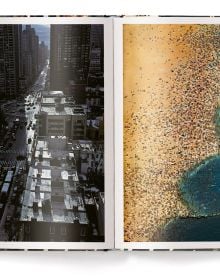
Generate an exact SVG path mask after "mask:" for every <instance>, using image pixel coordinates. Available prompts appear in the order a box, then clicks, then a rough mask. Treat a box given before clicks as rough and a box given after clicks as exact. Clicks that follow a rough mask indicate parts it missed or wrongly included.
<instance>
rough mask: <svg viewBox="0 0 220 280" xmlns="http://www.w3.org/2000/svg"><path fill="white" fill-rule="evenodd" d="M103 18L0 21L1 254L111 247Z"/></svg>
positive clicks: (108, 76)
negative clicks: (23, 250)
mask: <svg viewBox="0 0 220 280" xmlns="http://www.w3.org/2000/svg"><path fill="white" fill-rule="evenodd" d="M111 21H112V20H111V19H110V18H109V19H108V18H102V17H97V18H95V17H94V18H89V17H62V18H61V17H2V18H0V134H1V137H0V248H1V249H3V248H4V249H67V250H68V249H112V248H113V247H114V234H113V233H114V231H113V230H114V226H113V224H114V223H113V219H114V217H113V156H112V155H113V141H112V139H113V121H112V116H113V89H112V85H113V80H112V76H113V71H112V70H113V69H112V65H113V56H112V54H113V45H112V42H113V41H112V23H111ZM106 46H108V50H106Z"/></svg>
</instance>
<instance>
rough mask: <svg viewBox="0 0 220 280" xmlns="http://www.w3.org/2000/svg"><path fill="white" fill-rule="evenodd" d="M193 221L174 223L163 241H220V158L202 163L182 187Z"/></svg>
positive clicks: (184, 220)
mask: <svg viewBox="0 0 220 280" xmlns="http://www.w3.org/2000/svg"><path fill="white" fill-rule="evenodd" d="M179 187H180V191H181V195H182V198H183V200H184V201H185V202H186V203H187V205H188V207H189V209H190V210H191V211H192V214H193V217H189V218H177V219H174V220H172V221H170V222H169V223H168V224H167V225H166V226H165V227H164V229H163V232H162V234H161V240H162V241H220V156H219V155H216V156H213V157H210V158H208V159H206V160H205V161H203V162H201V163H200V164H199V165H198V166H196V167H195V168H193V169H192V170H190V171H188V172H187V173H186V174H185V175H184V176H183V178H182V180H181V183H180V184H179Z"/></svg>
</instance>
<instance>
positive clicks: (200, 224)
mask: <svg viewBox="0 0 220 280" xmlns="http://www.w3.org/2000/svg"><path fill="white" fill-rule="evenodd" d="M161 241H170V242H171V241H173V242H175V241H185V242H187V241H220V216H213V217H202V218H178V219H175V220H173V221H171V222H170V223H168V224H167V225H166V227H165V229H164V231H163V233H162V236H161Z"/></svg>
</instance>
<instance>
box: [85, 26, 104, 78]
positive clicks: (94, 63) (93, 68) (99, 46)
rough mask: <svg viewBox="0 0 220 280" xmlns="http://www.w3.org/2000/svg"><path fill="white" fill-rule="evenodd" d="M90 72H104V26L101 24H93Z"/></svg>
mask: <svg viewBox="0 0 220 280" xmlns="http://www.w3.org/2000/svg"><path fill="white" fill-rule="evenodd" d="M90 46H91V48H90V64H89V74H100V73H103V72H104V28H103V25H101V24H93V25H91V36H90Z"/></svg>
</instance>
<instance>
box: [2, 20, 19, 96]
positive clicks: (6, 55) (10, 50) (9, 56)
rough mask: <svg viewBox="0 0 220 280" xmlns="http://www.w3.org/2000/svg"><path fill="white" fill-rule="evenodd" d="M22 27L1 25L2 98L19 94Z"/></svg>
mask: <svg viewBox="0 0 220 280" xmlns="http://www.w3.org/2000/svg"><path fill="white" fill-rule="evenodd" d="M21 30H22V27H21V25H13V24H4V25H3V24H1V25H0V98H2V97H4V96H7V97H9V96H15V95H17V94H18V93H19V78H20V74H21Z"/></svg>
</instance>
